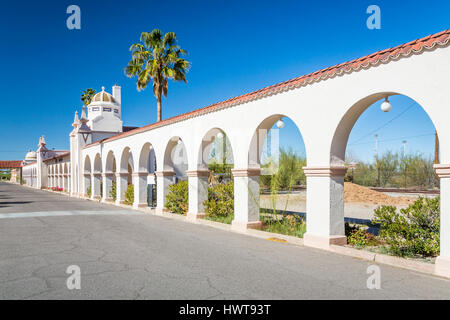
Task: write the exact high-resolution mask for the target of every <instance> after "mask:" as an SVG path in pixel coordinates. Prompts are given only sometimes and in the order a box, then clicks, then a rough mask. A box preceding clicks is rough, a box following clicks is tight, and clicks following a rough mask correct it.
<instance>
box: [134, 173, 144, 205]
mask: <svg viewBox="0 0 450 320" xmlns="http://www.w3.org/2000/svg"><path fill="white" fill-rule="evenodd" d="M147 176H148V172H135V173H133V174H132V177H133V185H134V203H133V207H134V208H145V207H148V203H147Z"/></svg>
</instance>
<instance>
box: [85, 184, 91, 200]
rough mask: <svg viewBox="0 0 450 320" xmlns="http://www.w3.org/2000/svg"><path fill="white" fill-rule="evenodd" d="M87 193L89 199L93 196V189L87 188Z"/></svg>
mask: <svg viewBox="0 0 450 320" xmlns="http://www.w3.org/2000/svg"><path fill="white" fill-rule="evenodd" d="M86 193H87V195H88V197H89V198H90V197H91V195H92V188H91V186H89V187H87V191H86Z"/></svg>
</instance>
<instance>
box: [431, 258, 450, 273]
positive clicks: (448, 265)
mask: <svg viewBox="0 0 450 320" xmlns="http://www.w3.org/2000/svg"><path fill="white" fill-rule="evenodd" d="M434 274H436V275H437V276H441V277H446V278H450V257H441V256H439V257H437V258H436V261H435V263H434Z"/></svg>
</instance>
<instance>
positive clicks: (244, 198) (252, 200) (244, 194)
mask: <svg viewBox="0 0 450 320" xmlns="http://www.w3.org/2000/svg"><path fill="white" fill-rule="evenodd" d="M231 172H232V174H233V177H234V220H233V222H232V224H231V227H232V229H234V230H241V231H242V230H246V229H260V228H261V226H262V223H261V221H259V188H260V187H259V176H260V175H261V169H259V168H249V169H233V170H231Z"/></svg>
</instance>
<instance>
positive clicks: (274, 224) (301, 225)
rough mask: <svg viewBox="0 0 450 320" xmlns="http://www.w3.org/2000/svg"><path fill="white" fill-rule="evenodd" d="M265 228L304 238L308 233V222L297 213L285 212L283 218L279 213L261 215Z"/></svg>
mask: <svg viewBox="0 0 450 320" xmlns="http://www.w3.org/2000/svg"><path fill="white" fill-rule="evenodd" d="M261 221H262V222H263V230H264V231H267V232H274V233H280V234H285V235H288V236H294V237H299V238H303V235H304V234H305V233H306V222H305V220H304V219H302V218H301V217H299V216H297V215H286V214H283V215H282V217H281V219H278V215H275V216H274V215H264V216H261Z"/></svg>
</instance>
